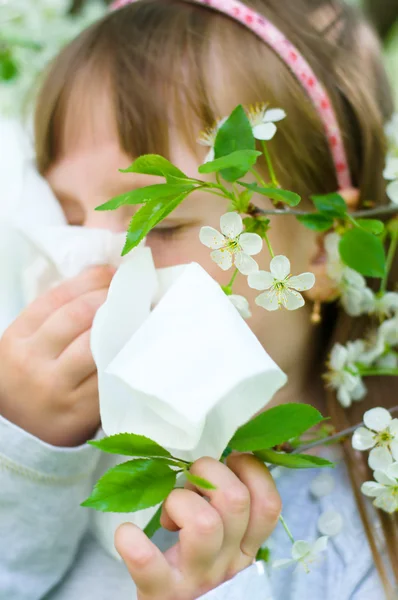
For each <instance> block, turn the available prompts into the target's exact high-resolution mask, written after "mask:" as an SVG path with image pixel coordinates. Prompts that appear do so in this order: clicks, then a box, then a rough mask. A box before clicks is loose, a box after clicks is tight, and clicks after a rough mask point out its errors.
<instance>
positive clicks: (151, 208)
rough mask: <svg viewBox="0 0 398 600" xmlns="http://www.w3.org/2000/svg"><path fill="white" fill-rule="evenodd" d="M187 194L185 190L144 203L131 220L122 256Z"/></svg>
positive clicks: (136, 244)
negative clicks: (178, 194) (175, 194)
mask: <svg viewBox="0 0 398 600" xmlns="http://www.w3.org/2000/svg"><path fill="white" fill-rule="evenodd" d="M188 194H189V192H188V193H187V192H185V193H184V194H181V195H180V196H177V197H175V196H172V197H171V198H162V199H159V200H151V201H150V202H147V203H146V204H144V206H142V208H140V209H139V210H138V211H137V212H136V213H135V215H134V217H133V218H132V220H131V223H130V226H129V229H128V232H127V239H126V243H125V245H124V248H123V251H122V256H125V254H128V253H129V252H130V250H132V249H133V248H135V247H136V246H138V244H139V243H140V242H141V240H143V239H144V237H145V236H146V235H147V234H148V233H149V232H150V231H151V229H152V228H153V227H155V225H157V224H158V223H160V221H162V220H163V219H164V218H165V217H167V215H169V214H170V213H171V212H173V210H174V209H175V208H177V206H178V205H179V204H181V202H182V201H183V200H185V198H186V197H187V196H188Z"/></svg>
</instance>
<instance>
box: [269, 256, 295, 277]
mask: <svg viewBox="0 0 398 600" xmlns="http://www.w3.org/2000/svg"><path fill="white" fill-rule="evenodd" d="M270 271H271V273H272V275H273V276H274V277H275V279H277V280H278V281H283V280H284V279H286V277H288V275H290V261H289V259H288V258H286V256H283V254H280V255H279V256H275V257H274V258H273V259H272V260H271V264H270Z"/></svg>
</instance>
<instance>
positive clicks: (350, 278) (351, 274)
mask: <svg viewBox="0 0 398 600" xmlns="http://www.w3.org/2000/svg"><path fill="white" fill-rule="evenodd" d="M343 277H344V280H345V282H346V283H347V284H349V285H350V286H352V287H354V288H359V289H364V288H365V287H366V280H365V278H364V277H363V275H361V274H360V273H358V271H354V269H351V268H350V267H345V268H344V273H343Z"/></svg>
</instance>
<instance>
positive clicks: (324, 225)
mask: <svg viewBox="0 0 398 600" xmlns="http://www.w3.org/2000/svg"><path fill="white" fill-rule="evenodd" d="M296 219H297V221H300V223H302V224H303V225H305V227H308V229H312V230H313V231H328V230H329V229H331V228H332V227H333V219H332V218H331V217H327V216H326V215H321V214H320V213H313V214H311V215H299V216H297V217H296Z"/></svg>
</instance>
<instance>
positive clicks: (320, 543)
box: [312, 535, 329, 554]
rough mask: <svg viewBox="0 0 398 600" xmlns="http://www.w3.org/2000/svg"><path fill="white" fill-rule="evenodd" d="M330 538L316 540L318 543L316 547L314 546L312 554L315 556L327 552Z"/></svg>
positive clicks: (323, 537)
mask: <svg viewBox="0 0 398 600" xmlns="http://www.w3.org/2000/svg"><path fill="white" fill-rule="evenodd" d="M328 539H329V538H328V536H327V535H325V536H322V537H320V538H318V539H317V540H316V542H315V543H314V545H313V546H312V552H314V554H319V553H320V552H325V550H326V547H327V545H328Z"/></svg>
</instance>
